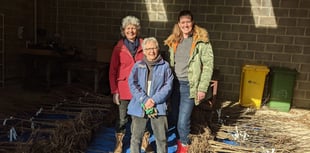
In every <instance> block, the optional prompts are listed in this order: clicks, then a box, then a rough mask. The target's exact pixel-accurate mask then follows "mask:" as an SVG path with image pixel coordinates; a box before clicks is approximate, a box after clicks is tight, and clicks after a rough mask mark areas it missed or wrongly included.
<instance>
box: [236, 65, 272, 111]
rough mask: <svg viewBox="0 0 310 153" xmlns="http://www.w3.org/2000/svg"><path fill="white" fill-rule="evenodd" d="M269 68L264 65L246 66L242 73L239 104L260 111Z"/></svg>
mask: <svg viewBox="0 0 310 153" xmlns="http://www.w3.org/2000/svg"><path fill="white" fill-rule="evenodd" d="M268 73H269V68H268V67H267V66H264V65H244V66H243V68H242V73H241V83H240V97H239V103H240V104H241V105H242V106H245V107H252V108H256V109H260V107H261V103H262V97H263V92H264V87H265V80H266V76H267V74H268Z"/></svg>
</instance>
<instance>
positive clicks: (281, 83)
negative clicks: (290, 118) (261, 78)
mask: <svg viewBox="0 0 310 153" xmlns="http://www.w3.org/2000/svg"><path fill="white" fill-rule="evenodd" d="M296 74H297V72H296V70H292V69H288V68H279V67H278V68H271V71H270V83H271V86H270V89H269V90H270V99H269V103H268V104H267V106H268V107H269V108H271V109H275V110H278V111H282V112H288V111H289V110H290V108H291V101H292V99H293V93H294V85H295V79H296Z"/></svg>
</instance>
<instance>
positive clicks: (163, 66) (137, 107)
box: [127, 59, 174, 117]
mask: <svg viewBox="0 0 310 153" xmlns="http://www.w3.org/2000/svg"><path fill="white" fill-rule="evenodd" d="M147 75H148V69H147V65H146V63H145V62H144V61H143V60H141V61H139V62H137V63H135V65H134V67H133V68H132V71H131V73H130V75H129V79H128V83H129V88H130V92H131V94H132V99H131V100H130V103H129V105H128V111H127V113H128V114H129V115H133V116H137V117H144V115H145V112H144V110H143V109H142V107H141V104H142V103H145V102H146V101H147V100H148V99H149V98H152V99H153V100H154V101H155V106H156V109H157V110H158V115H166V113H167V99H168V97H169V96H170V94H171V91H172V85H173V78H174V77H173V74H172V71H171V69H170V66H169V64H168V62H166V61H164V60H163V59H161V60H160V61H159V62H158V63H156V65H154V68H153V75H152V84H151V87H150V94H149V95H147V91H146V87H147Z"/></svg>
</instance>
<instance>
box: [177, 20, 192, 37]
mask: <svg viewBox="0 0 310 153" xmlns="http://www.w3.org/2000/svg"><path fill="white" fill-rule="evenodd" d="M178 25H179V28H180V29H181V31H182V33H183V34H184V35H189V34H190V33H191V32H192V29H193V21H192V19H191V17H190V16H181V17H180V20H179V23H178Z"/></svg>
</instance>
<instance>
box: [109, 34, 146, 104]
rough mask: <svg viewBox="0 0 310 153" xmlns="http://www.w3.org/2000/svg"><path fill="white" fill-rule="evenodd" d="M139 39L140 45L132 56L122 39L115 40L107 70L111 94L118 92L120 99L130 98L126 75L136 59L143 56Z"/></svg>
mask: <svg viewBox="0 0 310 153" xmlns="http://www.w3.org/2000/svg"><path fill="white" fill-rule="evenodd" d="M139 41H140V45H139V47H138V49H137V52H136V54H135V56H134V57H133V56H132V55H131V53H130V51H129V49H128V48H127V47H126V45H125V44H124V40H123V39H121V40H119V41H118V42H117V44H116V46H115V47H114V49H113V52H112V56H111V62H110V70H109V81H110V89H111V93H112V94H116V93H118V94H119V96H120V99H122V100H130V99H131V97H132V96H131V94H130V90H129V86H128V76H129V74H130V71H131V69H132V67H133V65H134V64H135V63H136V61H139V60H142V59H143V56H144V55H143V51H142V46H141V44H142V41H143V40H142V39H140V40H139Z"/></svg>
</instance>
